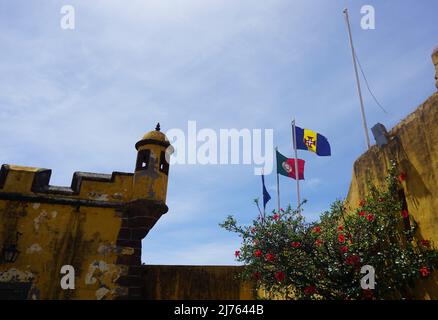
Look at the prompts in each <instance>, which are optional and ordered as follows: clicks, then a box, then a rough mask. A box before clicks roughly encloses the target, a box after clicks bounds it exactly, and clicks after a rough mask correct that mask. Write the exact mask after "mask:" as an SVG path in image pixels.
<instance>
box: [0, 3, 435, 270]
mask: <svg viewBox="0 0 438 320" xmlns="http://www.w3.org/2000/svg"><path fill="white" fill-rule="evenodd" d="M66 4H69V5H72V6H73V7H74V8H75V29H74V30H64V29H62V28H61V27H60V20H61V18H62V16H63V15H62V14H61V13H60V10H61V7H62V6H63V5H66ZM363 5H372V6H374V8H375V29H374V30H363V29H362V28H361V25H360V20H361V17H362V14H361V13H360V9H361V7H362V6H363ZM344 7H348V8H349V12H350V20H351V26H352V32H353V37H354V43H355V47H356V53H357V56H358V57H359V59H360V62H361V65H362V67H363V69H364V71H365V74H366V76H367V79H368V82H369V84H370V86H371V89H372V90H373V93H374V94H375V96H376V97H377V99H378V100H379V101H380V103H381V104H382V106H383V107H384V108H385V109H386V110H387V112H388V113H387V114H385V113H384V112H383V111H382V110H381V109H380V108H379V107H378V106H377V104H376V103H375V102H374V101H373V100H372V98H371V95H370V94H369V93H368V92H367V91H366V88H365V87H364V86H363V93H364V103H365V108H366V116H367V120H368V126H369V127H371V126H373V125H374V124H376V123H377V122H380V123H382V124H384V125H385V126H386V128H388V129H390V128H391V127H393V126H394V125H395V124H397V123H398V122H399V121H400V120H401V119H403V118H404V117H406V116H407V115H408V114H409V113H410V112H412V111H414V110H415V109H416V107H417V106H418V105H419V104H421V103H422V102H423V101H424V100H426V99H427V97H429V96H430V95H431V94H432V93H434V92H435V91H436V89H435V80H434V74H435V72H434V68H433V65H432V62H431V57H430V55H431V53H432V49H433V48H434V47H435V45H437V44H438V38H437V35H438V24H437V23H436V12H437V11H438V2H436V1H435V0H427V1H426V0H425V1H418V0H399V1H395V0H386V1H382V0H379V1H371V0H366V1H359V0H357V1H352V0H351V1H346V0H339V1H326V0H303V1H290V0H270V1H250V0H233V1H231V0H209V1H205V0H184V1H181V0H143V1H140V0H130V1H122V0H120V1H110V0H93V1H85V0H83V1H79V0H69V1H68V2H67V1H53V0H49V1H45V2H44V5H43V3H42V2H41V1H32V2H31V1H26V0H14V1H6V0H0V163H8V164H18V165H27V166H33V167H43V168H50V169H52V178H51V182H50V183H51V184H52V185H70V183H71V178H72V175H73V172H75V171H87V172H98V173H111V172H112V171H125V172H133V170H134V165H135V160H136V150H135V148H134V145H135V143H136V142H137V141H138V140H139V139H140V138H141V137H142V136H143V134H144V133H146V132H148V131H150V130H153V129H154V128H155V125H156V123H157V122H158V121H159V122H160V123H161V128H162V131H163V132H166V130H169V129H172V128H179V129H181V130H184V131H186V130H187V124H188V121H196V123H197V127H198V129H201V128H211V129H213V130H217V131H218V130H220V129H231V128H235V129H239V130H240V129H243V128H248V129H251V130H252V129H263V130H265V129H273V130H274V145H276V146H278V148H279V150H280V152H282V153H283V154H284V155H286V156H289V157H291V156H292V147H291V128H290V121H291V119H292V118H295V119H296V121H297V125H299V126H301V127H306V128H310V129H313V130H316V131H318V132H319V133H321V134H323V135H324V136H325V137H327V139H328V140H329V142H330V144H331V149H332V156H331V157H318V156H316V155H315V154H313V153H310V152H305V151H300V152H299V157H300V158H302V159H304V160H306V169H305V170H306V171H305V177H306V180H305V181H303V182H302V184H301V187H302V190H301V191H302V197H303V198H305V199H307V200H308V203H307V204H306V205H305V207H304V212H303V214H304V216H305V217H306V218H307V220H308V221H313V220H315V219H318V216H319V214H320V213H322V212H323V211H324V210H327V209H328V208H329V207H330V204H331V203H332V202H333V201H335V200H336V199H343V198H345V196H346V195H347V192H348V188H349V184H350V181H351V176H352V166H353V163H354V161H355V159H357V158H358V157H359V156H360V155H361V154H362V153H363V152H365V151H366V143H365V138H364V132H363V129H362V123H361V118H360V112H359V100H358V96H357V91H356V84H355V80H354V73H353V67H352V60H351V51H350V47H349V43H348V35H347V31H346V26H345V21H344V19H343V15H342V9H343V8H344ZM362 84H363V81H362ZM370 136H371V139H372V143H374V139H373V138H372V135H371V132H370ZM265 180H266V186H267V189H268V191H269V193H270V194H271V196H272V200H271V201H270V202H269V203H268V206H267V209H268V210H272V209H274V208H275V207H276V201H277V198H276V176H275V174H273V173H272V174H270V175H267V176H266V177H265ZM261 188H262V187H261V179H260V176H256V175H254V166H253V165H243V164H241V165H199V164H197V165H196V164H195V165H174V166H172V167H171V168H170V173H169V185H168V194H167V205H168V207H169V212H168V213H166V214H165V215H164V216H163V217H162V218H161V219H160V220H159V221H158V223H157V224H156V225H155V227H154V228H153V229H152V230H151V231H150V233H149V234H148V235H147V237H146V238H145V239H144V240H143V250H142V260H143V262H144V263H147V264H177V265H187V264H189V265H190V264H195V265H232V264H236V263H237V262H236V261H235V260H234V251H235V250H237V249H238V248H239V243H240V241H239V240H240V239H239V238H238V237H237V236H236V235H234V234H231V233H228V232H227V231H225V230H223V229H221V228H220V227H219V225H218V224H219V223H220V222H222V221H223V220H224V219H225V218H226V216H227V215H229V214H232V215H234V216H235V217H236V219H237V220H238V221H239V222H240V223H242V224H248V223H250V222H251V221H252V220H253V219H254V218H255V217H256V216H257V214H258V211H257V208H256V207H255V206H254V204H253V199H254V198H257V197H261ZM280 190H281V206H282V207H285V206H287V205H288V204H289V203H291V204H292V205H296V191H295V181H294V180H292V179H289V178H286V177H280Z"/></svg>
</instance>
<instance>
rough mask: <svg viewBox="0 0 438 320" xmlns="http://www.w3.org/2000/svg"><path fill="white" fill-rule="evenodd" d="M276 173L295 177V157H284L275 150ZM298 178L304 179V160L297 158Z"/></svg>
mask: <svg viewBox="0 0 438 320" xmlns="http://www.w3.org/2000/svg"><path fill="white" fill-rule="evenodd" d="M277 173H279V174H281V175H283V176H286V177H291V178H292V179H296V174H295V159H293V158H286V157H285V156H283V155H282V154H281V153H280V152H278V151H277ZM298 178H299V180H304V160H303V159H298Z"/></svg>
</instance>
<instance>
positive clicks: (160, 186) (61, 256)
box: [0, 131, 169, 299]
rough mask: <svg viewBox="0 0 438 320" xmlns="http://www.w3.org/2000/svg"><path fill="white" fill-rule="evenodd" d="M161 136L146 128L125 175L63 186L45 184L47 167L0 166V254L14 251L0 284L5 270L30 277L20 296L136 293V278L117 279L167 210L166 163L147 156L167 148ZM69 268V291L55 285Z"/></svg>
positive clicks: (84, 177) (78, 178)
mask: <svg viewBox="0 0 438 320" xmlns="http://www.w3.org/2000/svg"><path fill="white" fill-rule="evenodd" d="M166 139H167V138H166V137H165V136H164V134H162V133H161V132H156V131H154V132H150V133H147V134H146V135H145V136H144V138H143V139H142V140H140V144H141V147H140V148H141V150H138V153H140V152H141V156H139V155H137V159H136V162H135V163H136V166H135V171H134V172H133V173H126V172H117V171H115V172H113V173H112V174H100V173H90V172H75V173H74V174H73V177H72V181H71V185H70V186H53V185H50V177H51V174H52V170H50V169H45V168H33V167H23V166H16V165H7V164H5V165H2V166H1V169H0V221H1V222H2V224H0V250H4V249H5V248H8V247H9V246H10V245H14V246H15V247H16V248H17V250H18V252H19V253H18V255H17V258H16V260H14V261H6V262H3V261H1V260H0V286H3V287H4V282H5V281H6V282H7V281H8V280H7V279H8V278H7V276H8V275H9V274H10V273H11V270H27V269H29V268H30V269H31V270H32V274H34V275H35V276H34V279H31V280H28V279H27V278H23V279H22V280H20V282H19V283H20V284H21V282H23V283H24V282H26V283H29V282H30V283H29V286H28V287H29V288H28V290H29V294H28V297H29V296H32V297H35V298H36V299H77V298H79V299H116V298H119V297H124V298H133V297H134V295H136V296H138V292H141V290H140V289H141V288H140V289H139V288H136V286H140V285H141V281H140V278H139V276H137V278H136V279H137V280H138V281H136V279H132V278H121V277H123V276H127V273H128V272H127V270H129V268H131V267H136V266H141V241H142V239H143V238H144V237H145V236H146V235H147V234H148V232H149V230H150V229H151V228H152V227H153V226H154V225H155V223H156V222H157V221H158V219H160V217H161V216H162V215H163V214H165V213H166V212H167V211H168V208H167V206H166V203H165V196H166V189H167V179H168V164H167V162H166V163H163V162H162V161H163V160H161V162H158V161H156V158H157V156H155V155H161V154H163V153H164V152H165V149H166V146H169V143H166V142H165V141H166ZM148 155H149V156H148ZM138 159H141V162H140V163H138V162H139V161H138ZM133 162H134V161H133ZM144 163H147V164H148V166H147V169H148V170H145V167H143V165H144ZM160 168H166V170H163V169H160ZM145 174H146V176H145ZM18 234H19V235H20V237H17V240H16V241H15V243H13V242H11V241H12V240H11V239H15V238H16V235H18ZM0 259H1V257H0ZM70 265H71V266H72V267H73V268H74V269H75V270H76V272H77V274H76V275H75V279H76V283H77V288H76V289H75V290H74V291H69V290H64V289H62V288H61V287H60V280H61V277H62V274H61V273H60V270H61V267H62V266H70ZM123 270H125V272H124V271H123ZM119 278H120V281H119V282H120V283H118V282H117V279H119ZM2 279H6V280H4V281H3V280H2ZM134 289H139V290H140V291H139V290H134ZM32 292H38V294H37V295H34V294H31V293H32Z"/></svg>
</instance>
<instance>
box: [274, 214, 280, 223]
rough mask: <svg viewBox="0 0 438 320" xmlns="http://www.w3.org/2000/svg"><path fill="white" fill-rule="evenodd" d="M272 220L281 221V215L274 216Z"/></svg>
mask: <svg viewBox="0 0 438 320" xmlns="http://www.w3.org/2000/svg"><path fill="white" fill-rule="evenodd" d="M272 219H274V220H275V221H277V220H278V219H280V215H279V214H274V215H273V216H272Z"/></svg>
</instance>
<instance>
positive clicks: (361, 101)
mask: <svg viewBox="0 0 438 320" xmlns="http://www.w3.org/2000/svg"><path fill="white" fill-rule="evenodd" d="M343 13H344V16H345V22H346V24H347V28H348V37H349V39H350V47H351V55H352V57H353V66H354V74H355V75H356V85H357V92H358V93H359V101H360V111H361V113H362V125H363V129H364V131H365V138H366V141H367V146H368V149H369V148H370V147H371V143H370V137H369V135H368V126H367V119H366V117H365V109H364V106H363V99H362V91H361V89H360V81H359V74H358V72H357V65H356V53H355V50H354V46H353V36H352V35H351V27H350V19H349V18H348V9H347V8H345V9H344V11H343Z"/></svg>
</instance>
